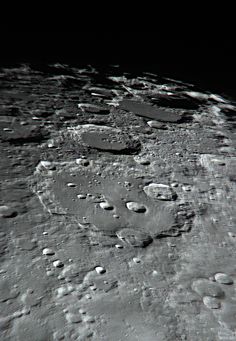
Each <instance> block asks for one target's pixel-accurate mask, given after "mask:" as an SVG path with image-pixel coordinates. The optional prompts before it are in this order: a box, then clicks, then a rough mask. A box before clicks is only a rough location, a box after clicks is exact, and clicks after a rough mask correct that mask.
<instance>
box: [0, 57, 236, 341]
mask: <svg viewBox="0 0 236 341" xmlns="http://www.w3.org/2000/svg"><path fill="white" fill-rule="evenodd" d="M0 96H1V97H0V104H1V106H0V145H1V160H0V175H1V180H0V181H1V202H0V261H1V266H0V306H1V309H0V312H1V313H0V330H1V332H0V340H1V341H60V340H64V341H69V340H78V341H85V340H91V341H126V340H127V341H213V340H214V341H215V340H217V341H229V340H231V341H233V340H236V251H235V250H236V212H235V206H236V199H235V193H236V184H235V180H236V176H235V174H236V150H235V145H236V135H235V130H234V129H235V124H236V119H235V118H236V116H235V112H236V103H235V102H234V101H233V100H231V99H229V98H225V96H224V97H223V96H222V95H220V94H213V93H211V92H210V91H207V90H206V91H205V90H201V89H198V88H197V87H196V86H194V85H192V84H186V83H183V82H181V81H179V80H178V81H177V80H176V81H175V80H172V79H167V78H162V77H160V76H158V75H155V74H151V73H145V72H141V71H140V74H139V75H133V74H131V73H128V72H124V71H122V69H121V68H119V67H118V66H110V68H109V69H107V70H106V71H104V70H100V69H99V68H93V67H92V66H87V67H85V68H78V67H75V66H71V65H65V64H59V63H56V64H50V65H47V64H45V65H43V66H42V65H41V66H40V67H39V66H38V65H36V64H35V65H33V64H29V65H16V66H14V67H13V66H11V67H4V68H1V70H0Z"/></svg>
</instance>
